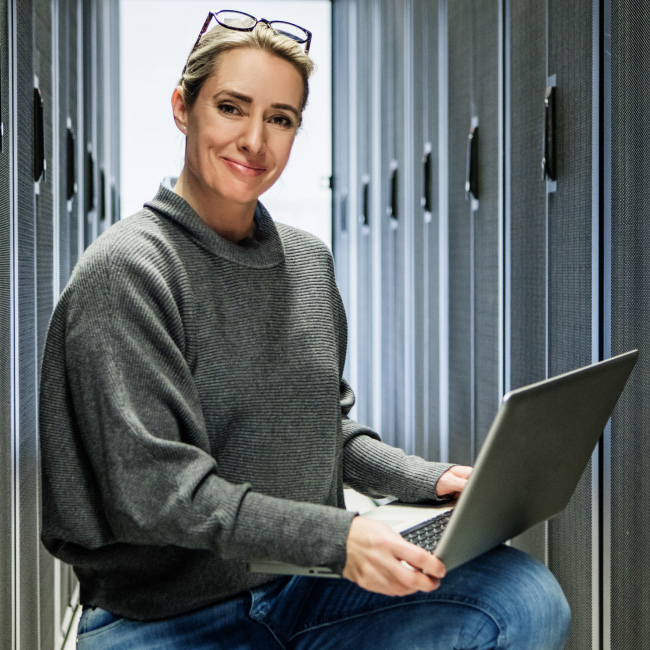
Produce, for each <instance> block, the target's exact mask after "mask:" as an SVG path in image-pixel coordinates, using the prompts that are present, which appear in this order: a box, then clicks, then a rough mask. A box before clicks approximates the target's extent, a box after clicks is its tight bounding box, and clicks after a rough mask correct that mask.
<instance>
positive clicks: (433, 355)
mask: <svg viewBox="0 0 650 650" xmlns="http://www.w3.org/2000/svg"><path fill="white" fill-rule="evenodd" d="M422 4H423V5H424V6H425V7H426V11H427V12H428V13H427V14H424V16H423V20H422V21H421V23H420V25H421V27H422V31H423V39H424V40H426V42H427V47H428V49H427V57H426V71H427V73H426V80H427V83H426V84H425V88H427V89H428V101H427V103H426V105H425V109H426V110H425V114H424V119H425V123H426V125H427V129H426V130H425V138H424V140H425V141H427V142H431V144H432V152H431V158H430V168H429V182H430V189H431V196H430V198H431V211H432V214H431V221H430V222H429V223H428V224H427V225H426V226H425V236H424V245H425V253H426V254H425V264H424V272H425V277H426V283H425V288H424V300H425V301H426V312H425V314H426V316H425V325H424V337H425V339H426V340H427V342H428V355H427V356H426V357H425V364H427V382H426V391H427V398H428V399H427V407H426V414H427V423H426V431H427V440H426V445H425V447H424V448H423V450H422V452H423V455H424V457H425V458H427V459H429V460H440V400H439V398H438V396H439V394H440V352H441V351H440V343H439V341H440V313H439V310H440V291H439V283H440V267H439V264H440V252H439V249H440V241H439V228H440V219H441V215H440V213H439V211H438V201H439V187H438V173H439V171H438V145H439V137H438V120H439V113H438V101H437V98H438V92H437V88H438V65H439V62H438V39H437V35H438V33H439V30H440V26H439V24H438V5H439V3H438V2H437V0H433V1H432V0H426V1H424V2H423V3H422ZM416 22H417V21H416ZM424 181H425V179H424V178H423V182H424ZM416 431H417V429H416Z"/></svg>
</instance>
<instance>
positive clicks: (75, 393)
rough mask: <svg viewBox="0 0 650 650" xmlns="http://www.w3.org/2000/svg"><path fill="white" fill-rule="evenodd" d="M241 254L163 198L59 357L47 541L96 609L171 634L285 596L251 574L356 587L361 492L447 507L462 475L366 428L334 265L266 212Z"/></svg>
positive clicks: (104, 269) (52, 405)
mask: <svg viewBox="0 0 650 650" xmlns="http://www.w3.org/2000/svg"><path fill="white" fill-rule="evenodd" d="M257 220H258V231H257V234H256V236H255V238H254V239H246V240H244V241H242V242H240V243H239V244H233V243H231V242H228V241H226V240H224V239H222V238H221V237H219V236H218V235H217V234H216V233H215V232H214V231H213V230H211V229H210V228H209V227H208V226H207V225H206V224H205V223H204V222H203V221H202V220H201V219H200V217H199V216H198V215H197V214H196V213H195V212H194V211H193V210H192V209H191V208H190V206H189V205H188V204H187V203H186V202H185V201H184V200H183V199H182V198H181V197H179V196H178V195H176V194H174V193H173V192H172V191H171V190H169V189H166V188H164V187H161V189H160V190H159V192H158V194H157V195H156V197H155V198H154V199H153V200H152V201H151V202H150V203H148V204H146V205H145V207H144V209H143V210H142V211H140V212H139V213H137V214H136V215H135V216H133V217H131V218H129V219H127V220H125V221H122V222H120V223H118V224H116V225H115V226H113V227H112V228H111V229H110V230H109V231H108V232H106V233H105V234H104V235H102V236H101V237H99V239H98V240H97V241H96V242H95V243H93V244H92V245H91V246H90V247H89V248H88V250H87V251H86V252H85V253H84V255H83V257H82V259H81V260H80V261H79V263H78V264H77V266H76V268H75V270H74V272H73V274H72V277H71V279H70V282H69V283H68V286H67V287H66V289H65V290H64V292H63V294H62V295H61V298H60V301H59V303H58V305H57V307H56V310H55V312H54V315H53V317H52V321H51V324H50V329H49V333H48V338H47V344H46V348H45V355H44V359H43V369H42V377H41V395H40V435H41V454H42V476H43V481H42V488H43V529H42V539H43V542H44V544H45V546H46V547H47V548H48V550H49V551H50V552H51V553H53V554H54V555H55V556H56V557H58V558H60V559H62V560H63V561H65V562H68V563H70V564H72V565H73V566H74V570H75V572H76V574H77V576H78V578H79V581H80V585H81V602H82V603H84V604H86V605H97V606H100V607H103V608H105V609H108V610H109V611H112V612H113V613H115V614H119V615H122V616H126V617H130V618H135V619H142V620H146V619H154V618H161V617H166V616H171V615H174V614H178V613H182V612H186V611H189V610H192V609H195V608H199V607H202V606H205V605H208V604H211V603H214V602H216V601H217V600H219V599H222V598H225V597H228V596H230V595H232V594H235V593H237V592H239V591H242V590H243V589H246V588H248V587H252V586H254V585H258V584H261V583H263V582H265V581H267V580H269V576H265V575H259V574H249V573H247V572H246V568H245V567H246V561H247V560H249V559H251V558H258V559H269V560H284V561H290V562H294V563H298V564H305V565H307V564H325V565H328V566H330V567H332V568H333V569H335V570H336V571H341V570H342V567H343V565H344V563H345V541H346V537H347V534H348V530H349V526H350V522H351V519H352V516H353V515H352V514H350V513H348V512H346V511H345V509H344V503H343V484H344V483H346V484H349V485H351V486H353V487H355V488H356V489H358V490H360V491H361V492H365V493H367V494H373V495H386V494H390V495H394V496H397V497H399V498H402V499H405V500H411V501H420V500H424V499H427V498H432V497H433V496H434V494H435V484H436V481H437V479H438V478H439V476H440V474H441V473H442V472H443V471H444V470H445V469H446V468H447V467H448V466H447V465H441V464H437V463H436V464H434V463H425V462H424V461H422V460H420V459H418V458H414V457H408V456H406V455H405V454H403V453H402V452H401V451H399V450H396V449H393V448H392V447H389V446H387V445H385V444H383V443H381V442H380V441H379V439H378V436H377V434H375V433H374V432H373V431H371V430H370V429H368V428H367V427H364V426H361V425H359V424H357V423H355V422H353V421H351V420H350V419H348V417H347V413H348V412H349V410H350V408H351V407H352V405H353V402H354V395H353V393H352V391H351V389H350V387H349V386H348V385H347V384H346V382H345V381H344V380H343V378H342V370H343V365H344V358H345V350H346V321H345V314H344V310H343V305H342V303H341V299H340V297H339V293H338V290H337V288H336V284H335V281H334V271H333V264H332V259H331V255H330V253H329V251H328V249H327V248H326V247H325V246H324V245H323V244H322V243H321V242H319V241H318V240H317V239H316V238H314V237H312V236H310V235H308V234H306V233H304V232H301V231H298V230H295V229H293V228H289V227H287V226H282V225H279V224H277V225H276V224H275V223H274V222H273V221H272V219H271V218H270V217H269V215H268V213H267V212H266V211H265V210H264V209H263V208H262V207H261V206H260V207H259V208H258V212H257Z"/></svg>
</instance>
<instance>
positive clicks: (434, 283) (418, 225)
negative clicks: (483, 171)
mask: <svg viewBox="0 0 650 650" xmlns="http://www.w3.org/2000/svg"><path fill="white" fill-rule="evenodd" d="M412 57H413V65H414V71H413V75H414V76H413V78H414V79H416V80H417V79H423V80H424V83H416V84H415V86H414V88H413V102H414V124H413V132H414V138H413V143H414V148H413V152H412V156H411V160H412V165H413V183H412V186H411V192H412V199H411V200H412V202H413V206H414V223H413V267H414V298H413V319H414V323H413V325H414V327H413V330H414V341H413V348H414V354H413V364H414V377H415V385H414V387H413V391H414V396H415V400H414V401H415V413H414V432H415V453H416V454H417V455H419V456H422V457H424V458H427V459H429V460H438V459H439V458H440V411H439V402H440V400H439V394H440V392H439V377H440V368H439V359H440V354H439V317H440V314H439V305H438V294H439V292H438V278H439V269H438V264H439V252H438V226H439V224H438V192H437V185H438V174H437V171H438V148H437V145H438V133H437V131H438V3H437V2H435V1H434V2H432V1H431V0H416V2H414V4H413V40H412ZM425 142H428V143H430V144H431V146H432V151H431V152H430V154H429V165H428V168H427V169H426V170H425V169H424V165H423V156H424V143H425ZM426 172H428V174H429V179H428V185H429V189H430V196H429V200H430V204H431V205H430V208H431V209H434V206H435V209H434V210H433V212H432V214H431V220H430V222H428V223H427V222H425V216H424V209H423V207H422V206H421V198H422V196H423V194H424V185H425V178H424V174H425V173H426Z"/></svg>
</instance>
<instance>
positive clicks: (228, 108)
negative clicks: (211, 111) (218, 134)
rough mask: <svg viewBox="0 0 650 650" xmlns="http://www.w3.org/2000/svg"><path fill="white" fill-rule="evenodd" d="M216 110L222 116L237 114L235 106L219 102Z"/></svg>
mask: <svg viewBox="0 0 650 650" xmlns="http://www.w3.org/2000/svg"><path fill="white" fill-rule="evenodd" d="M217 110H218V111H219V112H220V113H223V114H224V115H237V113H238V112H239V111H238V110H237V107H236V106H235V105H233V104H230V103H228V102H219V103H218V104H217Z"/></svg>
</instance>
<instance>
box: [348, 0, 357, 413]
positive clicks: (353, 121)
mask: <svg viewBox="0 0 650 650" xmlns="http://www.w3.org/2000/svg"><path fill="white" fill-rule="evenodd" d="M348 8H349V13H348V29H349V32H348V34H349V38H348V43H349V44H350V54H351V56H349V57H348V65H349V72H350V74H349V76H348V80H349V85H348V98H349V112H348V128H349V138H348V143H349V165H350V167H349V179H350V193H349V200H350V206H352V209H351V210H350V214H351V215H352V218H351V219H349V220H348V228H349V231H350V234H349V237H348V243H349V246H350V249H349V266H348V268H349V273H350V285H349V286H350V293H349V296H350V313H349V314H348V320H349V329H350V332H349V335H348V341H349V348H350V350H349V360H350V365H349V368H350V384H351V386H352V387H353V388H356V386H357V382H358V381H359V359H358V357H359V351H358V350H357V349H356V344H355V343H354V342H355V341H356V340H357V335H356V332H357V328H358V322H359V319H358V316H357V311H358V309H359V307H358V304H359V301H358V298H357V292H358V290H359V288H358V273H357V246H356V242H357V230H358V225H359V222H358V219H357V206H358V190H359V188H358V187H357V186H358V182H357V176H358V173H357V172H358V165H357V158H358V156H357V144H356V143H357V92H358V88H357V60H358V58H357V56H356V48H357V4H356V2H354V1H351V2H350V3H349V5H348ZM355 410H356V407H355ZM353 415H354V412H353Z"/></svg>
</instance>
